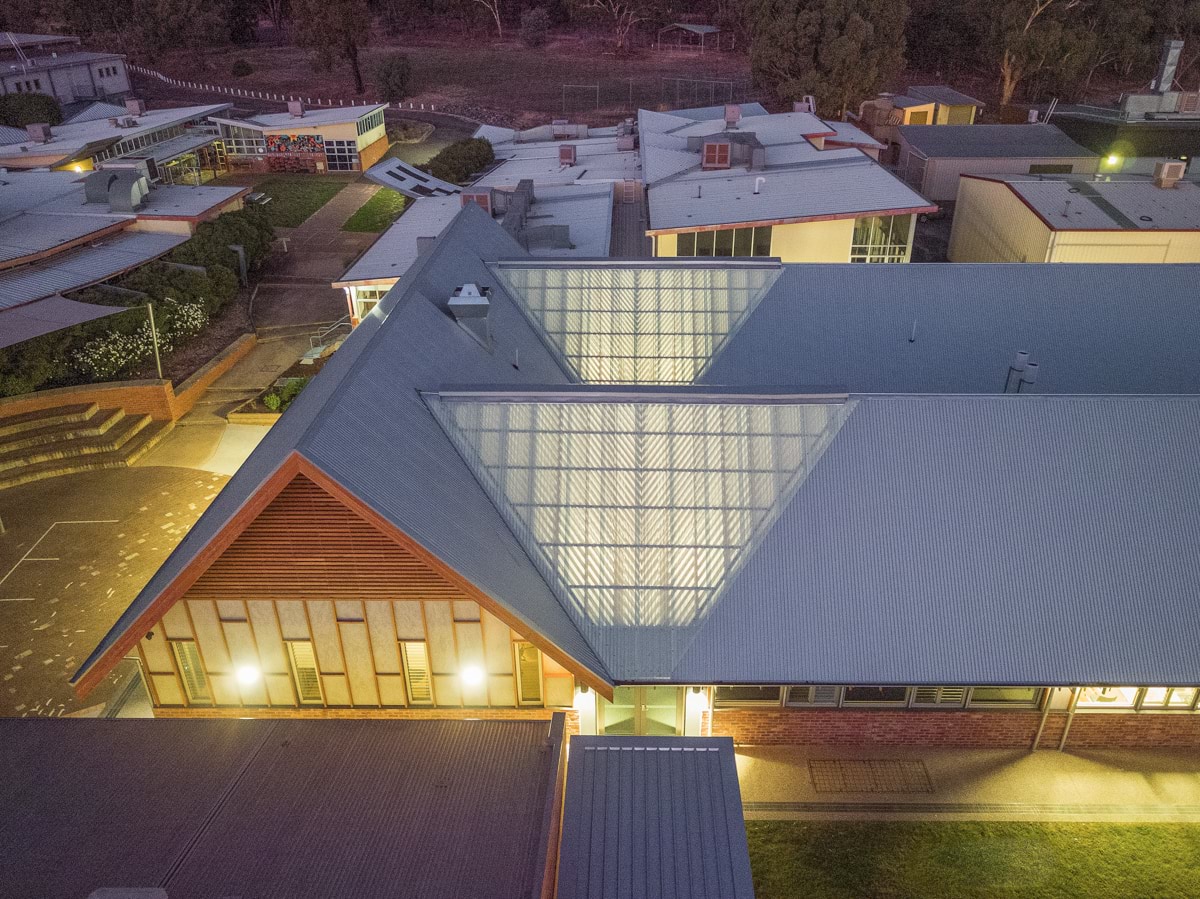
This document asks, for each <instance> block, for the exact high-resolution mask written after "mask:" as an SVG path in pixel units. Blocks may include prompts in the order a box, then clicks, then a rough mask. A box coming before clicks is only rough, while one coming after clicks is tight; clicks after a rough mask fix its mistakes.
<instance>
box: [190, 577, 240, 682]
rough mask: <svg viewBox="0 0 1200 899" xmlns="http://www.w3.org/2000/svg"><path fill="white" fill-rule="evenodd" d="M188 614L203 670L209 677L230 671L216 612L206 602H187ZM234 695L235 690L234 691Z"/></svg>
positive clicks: (227, 653) (213, 607) (226, 649)
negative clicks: (202, 661) (202, 662)
mask: <svg viewBox="0 0 1200 899" xmlns="http://www.w3.org/2000/svg"><path fill="white" fill-rule="evenodd" d="M188 614H190V615H191V616H192V629H193V630H195V632H196V644H197V646H199V648H200V657H201V658H202V659H203V660H204V670H205V671H207V672H208V673H209V674H210V675H213V674H224V673H229V672H231V671H232V667H231V663H230V661H229V650H228V648H226V646H225V634H224V632H223V631H222V630H221V622H220V621H219V620H218V619H217V610H216V607H215V606H214V605H213V603H211V602H209V601H207V600H191V601H189V602H188ZM234 692H235V694H236V692H237V691H236V690H235V691H234Z"/></svg>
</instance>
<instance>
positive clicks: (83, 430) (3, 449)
mask: <svg viewBox="0 0 1200 899" xmlns="http://www.w3.org/2000/svg"><path fill="white" fill-rule="evenodd" d="M124 417H125V410H124V409H119V408H118V409H101V410H100V411H99V412H97V413H96V414H95V415H93V416H92V417H91V418H88V419H84V420H82V421H79V422H73V421H68V422H55V423H54V424H51V425H46V426H45V427H41V428H32V429H30V430H27V431H19V432H17V433H16V434H15V435H13V436H11V437H4V436H0V456H3V455H6V454H8V453H11V452H14V451H15V450H19V449H24V448H26V447H31V446H42V445H44V444H47V443H57V442H59V441H62V440H75V439H77V438H86V437H99V436H100V435H102V434H106V433H107V432H108V431H109V429H110V428H112V426H113V425H115V424H117V422H119V421H120V420H121V419H123V418H124Z"/></svg>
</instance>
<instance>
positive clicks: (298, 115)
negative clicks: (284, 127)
mask: <svg viewBox="0 0 1200 899" xmlns="http://www.w3.org/2000/svg"><path fill="white" fill-rule="evenodd" d="M288 112H289V113H291V116H292V118H294V119H302V118H304V103H303V101H301V100H288Z"/></svg>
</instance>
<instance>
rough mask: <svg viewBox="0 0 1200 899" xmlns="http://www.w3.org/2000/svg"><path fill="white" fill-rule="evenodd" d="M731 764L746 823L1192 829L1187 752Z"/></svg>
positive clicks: (751, 753)
mask: <svg viewBox="0 0 1200 899" xmlns="http://www.w3.org/2000/svg"><path fill="white" fill-rule="evenodd" d="M997 714H1001V713H997ZM737 761H738V779H739V781H740V782H741V787H742V802H743V805H744V806H745V809H746V814H747V817H750V818H782V819H794V820H839V819H846V820H850V819H859V820H861V819H878V820H922V819H942V820H991V821H1196V822H1200V756H1198V755H1197V753H1196V752H1195V751H1194V750H1184V749H1180V750H1174V751H1171V750H1152V749H1142V750H1110V751H1082V750H1081V751H1077V752H1056V751H1053V750H1041V751H1038V752H1026V751H1024V750H987V749H978V750H976V749H923V748H908V747H873V748H871V749H857V748H846V747H819V746H806V747H802V746H744V747H740V748H739V749H738V759H737Z"/></svg>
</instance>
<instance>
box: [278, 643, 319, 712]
mask: <svg viewBox="0 0 1200 899" xmlns="http://www.w3.org/2000/svg"><path fill="white" fill-rule="evenodd" d="M284 642H285V643H286V644H287V659H288V672H289V673H290V674H291V676H292V688H293V689H294V690H295V692H296V704H297V705H300V706H318V705H319V706H324V705H325V704H326V703H325V685H324V684H323V683H321V666H320V664H318V662H317V648H316V646H314V645H313V641H312V640H285V641H284ZM300 643H304V644H307V645H308V651H309V652H310V653H311V654H312V661H313V664H312V668H313V671H314V672H316V675H317V680H316V683H317V694H318V696H319V697H320V698H318V699H305V698H304V696H303V695H302V693H301V690H300V674H299V670H298V669H299V666H298V665H297V664H296V654H295V653H296V649H295V648H296V645H297V644H300Z"/></svg>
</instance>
